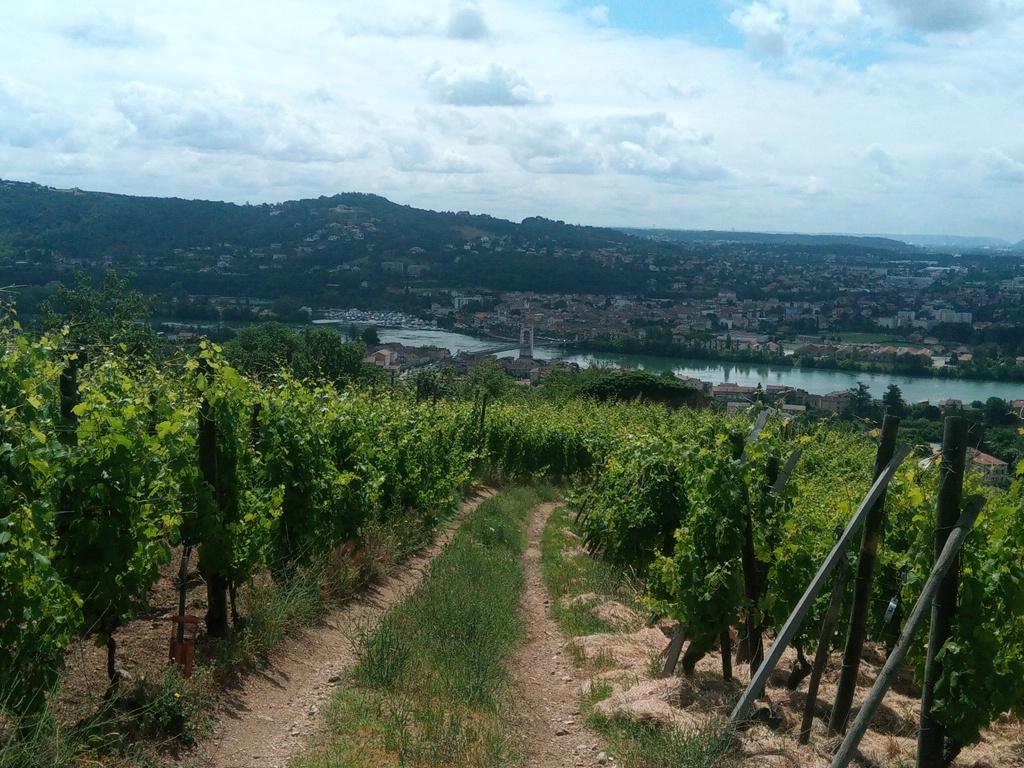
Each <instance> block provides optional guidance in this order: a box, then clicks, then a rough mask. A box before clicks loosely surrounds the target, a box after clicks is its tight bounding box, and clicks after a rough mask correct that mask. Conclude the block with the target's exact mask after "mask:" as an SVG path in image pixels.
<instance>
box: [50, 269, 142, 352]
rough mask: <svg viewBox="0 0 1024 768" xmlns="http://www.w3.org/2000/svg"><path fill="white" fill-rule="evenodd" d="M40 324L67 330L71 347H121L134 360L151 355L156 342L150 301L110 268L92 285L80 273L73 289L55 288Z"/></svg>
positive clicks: (84, 275) (90, 281) (66, 339)
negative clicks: (150, 321)
mask: <svg viewBox="0 0 1024 768" xmlns="http://www.w3.org/2000/svg"><path fill="white" fill-rule="evenodd" d="M41 310H42V311H41V319H40V324H41V326H42V329H43V330H44V331H49V332H60V331H62V330H63V329H65V328H66V329H67V333H66V335H65V346H66V347H68V348H70V349H74V350H81V349H84V350H88V349H90V348H95V347H108V346H111V345H116V346H122V347H123V348H124V351H125V353H126V354H127V355H128V356H130V357H132V358H136V359H140V358H143V359H147V358H151V357H152V356H153V354H154V353H155V351H156V349H157V345H158V338H157V335H156V331H154V330H153V327H152V326H151V325H150V324H149V322H148V321H149V318H150V316H151V315H152V311H153V305H152V300H151V299H150V298H149V297H147V296H143V295H142V294H141V293H139V292H138V291H134V290H132V289H131V288H130V279H129V278H128V277H120V276H119V275H118V274H117V272H116V271H114V270H110V271H108V272H107V273H106V276H105V277H104V278H103V282H102V283H101V284H100V285H99V286H98V287H95V286H93V284H92V279H91V278H90V277H89V276H88V275H86V274H79V275H78V276H77V277H76V279H75V285H74V287H73V288H68V287H67V286H65V285H64V284H61V285H59V286H58V287H57V291H56V293H55V295H54V301H53V302H49V301H47V302H44V303H43V305H42V308H41Z"/></svg>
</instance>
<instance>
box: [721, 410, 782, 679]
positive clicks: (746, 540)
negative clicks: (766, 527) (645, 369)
mask: <svg viewBox="0 0 1024 768" xmlns="http://www.w3.org/2000/svg"><path fill="white" fill-rule="evenodd" d="M772 413H773V411H772V410H771V409H770V408H766V409H765V410H763V411H761V413H759V414H758V415H757V420H756V421H755V422H754V426H753V428H752V429H751V430H750V435H749V436H748V437H747V439H746V440H743V439H742V438H740V439H739V440H738V441H737V444H736V446H735V448H736V453H737V454H738V458H739V460H740V461H741V462H745V461H746V460H747V448H748V447H749V446H751V445H754V444H755V443H756V442H757V441H758V440H760V439H761V432H763V431H764V428H765V425H766V424H767V423H768V419H770V418H771V415H772ZM777 471H778V467H776V472H777ZM774 481H775V478H774V477H773V478H771V482H774ZM743 497H744V499H743V501H744V503H743V544H742V546H741V548H740V562H741V563H742V565H743V593H744V597H746V599H747V603H748V608H747V610H746V612H745V613H746V615H745V616H744V618H743V636H742V637H741V638H740V649H741V651H740V652H741V653H742V654H743V655H744V656H746V658H747V659H748V660H749V662H750V666H751V667H754V666H756V665H758V664H760V663H761V660H762V659H763V658H764V643H763V642H762V641H761V626H760V621H759V620H758V618H757V602H758V600H760V599H761V573H760V564H759V563H758V561H757V553H756V551H755V549H754V521H753V515H752V512H751V509H750V499H749V494H748V493H747V492H746V488H745V487H744V493H743ZM730 647H731V643H730ZM723 652H724V647H723ZM730 666H731V665H730ZM730 678H731V669H730V677H727V678H726V679H727V680H728V679H730Z"/></svg>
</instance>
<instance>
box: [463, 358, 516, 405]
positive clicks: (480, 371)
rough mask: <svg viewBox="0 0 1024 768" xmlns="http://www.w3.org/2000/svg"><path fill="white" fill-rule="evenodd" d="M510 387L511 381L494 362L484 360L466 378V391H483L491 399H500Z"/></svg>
mask: <svg viewBox="0 0 1024 768" xmlns="http://www.w3.org/2000/svg"><path fill="white" fill-rule="evenodd" d="M511 386H512V380H511V379H510V378H509V377H508V375H507V374H506V373H505V371H504V370H502V368H501V366H500V365H498V363H497V362H496V361H494V360H484V361H482V362H480V363H478V364H477V365H476V367H474V368H473V370H472V371H470V372H469V376H467V377H466V389H467V391H469V392H471V393H473V392H476V391H477V390H481V389H482V390H483V391H484V392H486V393H487V394H488V395H490V396H491V399H494V398H498V397H501V396H502V395H503V394H505V393H506V392H508V389H509V387H511Z"/></svg>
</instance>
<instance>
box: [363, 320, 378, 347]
mask: <svg viewBox="0 0 1024 768" xmlns="http://www.w3.org/2000/svg"><path fill="white" fill-rule="evenodd" d="M360 338H362V340H363V343H364V344H365V345H366V346H368V347H376V346H378V345H379V344H380V336H379V335H377V329H376V328H375V327H374V326H372V325H371V326H369V327H368V328H366V329H365V330H364V331H363V333H362V335H361V337H360Z"/></svg>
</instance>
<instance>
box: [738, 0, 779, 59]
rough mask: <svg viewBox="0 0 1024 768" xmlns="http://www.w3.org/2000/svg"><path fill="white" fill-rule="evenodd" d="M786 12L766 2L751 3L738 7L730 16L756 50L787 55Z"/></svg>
mask: <svg viewBox="0 0 1024 768" xmlns="http://www.w3.org/2000/svg"><path fill="white" fill-rule="evenodd" d="M784 20H785V14H784V13H783V12H782V11H781V10H778V9H776V8H771V7H769V6H768V5H767V4H766V3H761V2H757V3H751V4H750V5H748V6H746V7H744V8H737V9H736V10H735V11H733V12H732V13H731V14H730V16H729V21H730V22H732V24H733V26H735V27H736V28H737V29H738V30H739V31H740V32H742V33H743V35H744V37H746V39H747V45H749V46H750V47H751V48H752V49H753V50H754V51H755V52H757V53H761V54H764V55H766V56H785V55H786V53H787V52H788V50H789V45H788V44H787V42H786V36H785V33H784V31H783V25H784Z"/></svg>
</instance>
